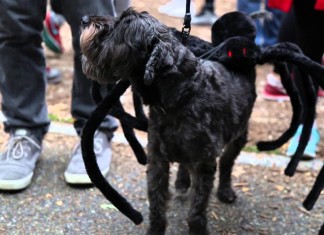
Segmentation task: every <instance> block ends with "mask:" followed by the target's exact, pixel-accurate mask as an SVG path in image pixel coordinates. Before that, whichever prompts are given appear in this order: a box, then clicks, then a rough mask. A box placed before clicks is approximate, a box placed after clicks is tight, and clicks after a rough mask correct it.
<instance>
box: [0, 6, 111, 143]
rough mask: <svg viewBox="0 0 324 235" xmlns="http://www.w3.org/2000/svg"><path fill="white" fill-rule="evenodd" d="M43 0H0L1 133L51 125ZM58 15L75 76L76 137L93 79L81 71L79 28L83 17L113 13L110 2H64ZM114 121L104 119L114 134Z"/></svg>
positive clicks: (87, 110) (41, 129) (89, 109)
mask: <svg viewBox="0 0 324 235" xmlns="http://www.w3.org/2000/svg"><path fill="white" fill-rule="evenodd" d="M46 5H47V1H46V0H37V1H34V0H14V1H13V0H0V91H1V94H2V104H1V105H2V111H3V113H4V114H5V116H6V118H7V121H6V122H5V130H6V131H10V129H16V128H27V129H33V130H34V131H35V132H37V133H40V135H39V138H42V135H43V134H45V133H46V131H47V129H48V126H49V123H50V121H49V119H48V113H47V107H46V102H45V92H46V80H45V57H44V51H43V48H42V45H41V43H42V37H41V32H42V30H43V20H44V17H45V13H46ZM62 13H63V15H64V17H65V19H66V20H67V22H68V23H69V25H70V27H71V31H72V38H73V42H72V43H73V49H74V76H73V88H72V104H71V112H72V116H73V118H74V119H75V123H74V126H75V129H76V131H77V133H78V134H80V133H81V130H82V127H83V125H84V124H85V122H86V120H87V119H88V118H89V116H90V115H91V113H92V111H93V110H94V109H95V107H96V106H95V104H94V102H93V100H92V98H91V95H90V86H91V81H90V80H89V79H87V78H86V77H85V75H84V74H83V73H82V69H81V61H80V45H79V26H80V19H81V17H82V16H84V15H87V14H92V15H94V14H95V15H115V11H114V6H113V5H112V1H110V0H91V1H90V0H69V1H62ZM116 127H117V123H116V121H115V120H114V119H113V118H111V117H107V120H106V121H105V122H104V123H103V124H102V126H101V128H102V129H107V130H113V129H115V128H116Z"/></svg>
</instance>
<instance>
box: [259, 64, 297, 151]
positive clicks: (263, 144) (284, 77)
mask: <svg viewBox="0 0 324 235" xmlns="http://www.w3.org/2000/svg"><path fill="white" fill-rule="evenodd" d="M276 66H277V68H278V70H279V74H280V78H281V82H282V85H283V87H284V88H285V90H286V91H287V94H288V96H289V97H290V102H291V106H292V109H293V114H292V119H291V122H290V126H289V128H288V129H287V130H286V131H285V132H284V133H283V134H282V135H281V136H280V137H279V138H277V139H276V140H272V141H260V142H258V143H257V147H258V149H259V150H260V151H269V150H274V149H277V148H280V147H281V146H282V145H283V144H285V143H286V142H287V141H288V140H289V139H290V138H291V137H292V136H293V135H294V134H295V133H296V131H297V129H298V126H299V124H300V121H301V117H302V115H303V104H302V101H301V96H300V94H299V91H298V89H297V87H296V85H295V83H294V81H293V79H292V78H291V76H290V73H289V70H288V67H287V64H285V63H276Z"/></svg>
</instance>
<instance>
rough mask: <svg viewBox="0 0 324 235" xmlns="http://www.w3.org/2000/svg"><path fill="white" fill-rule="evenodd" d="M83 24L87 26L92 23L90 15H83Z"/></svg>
mask: <svg viewBox="0 0 324 235" xmlns="http://www.w3.org/2000/svg"><path fill="white" fill-rule="evenodd" d="M81 24H82V26H87V25H89V24H90V17H89V16H83V17H82V19H81Z"/></svg>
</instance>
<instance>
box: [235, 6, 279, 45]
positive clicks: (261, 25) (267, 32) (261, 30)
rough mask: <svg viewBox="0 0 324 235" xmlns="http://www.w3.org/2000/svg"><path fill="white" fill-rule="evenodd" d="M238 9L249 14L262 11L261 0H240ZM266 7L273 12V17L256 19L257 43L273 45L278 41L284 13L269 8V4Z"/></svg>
mask: <svg viewBox="0 0 324 235" xmlns="http://www.w3.org/2000/svg"><path fill="white" fill-rule="evenodd" d="M266 3H267V0H266ZM237 9H238V10H239V11H242V12H245V13H248V14H250V13H252V12H255V11H260V9H261V0H238V1H237ZM265 9H266V10H267V11H269V12H271V13H272V15H273V17H272V19H265V20H264V21H260V20H256V21H255V24H256V30H257V31H256V39H255V43H256V44H257V45H259V46H262V47H266V46H271V45H273V44H276V43H277V42H278V33H279V27H280V24H281V19H282V16H283V14H284V13H283V12H282V11H280V10H277V9H272V8H269V7H268V6H267V5H266V8H265Z"/></svg>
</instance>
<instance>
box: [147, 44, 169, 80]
mask: <svg viewBox="0 0 324 235" xmlns="http://www.w3.org/2000/svg"><path fill="white" fill-rule="evenodd" d="M168 47H169V44H168V43H165V42H162V41H159V42H158V43H156V44H155V45H154V47H153V50H152V53H151V54H150V57H149V59H148V61H147V63H146V65H145V72H144V84H145V85H147V86H150V85H151V84H152V83H153V80H154V78H155V73H156V70H157V69H158V68H159V66H160V64H161V62H162V60H163V63H164V65H167V64H173V57H172V56H170V55H169V53H170V52H169V51H170V50H169V49H168ZM165 58H167V59H166V60H165ZM165 62H167V63H165Z"/></svg>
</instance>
